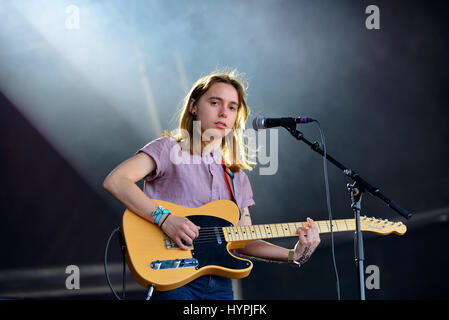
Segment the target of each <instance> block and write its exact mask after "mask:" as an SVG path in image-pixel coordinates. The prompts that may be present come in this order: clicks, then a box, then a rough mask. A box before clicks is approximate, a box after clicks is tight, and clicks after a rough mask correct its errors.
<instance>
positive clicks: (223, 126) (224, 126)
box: [215, 122, 227, 129]
mask: <svg viewBox="0 0 449 320" xmlns="http://www.w3.org/2000/svg"><path fill="white" fill-rule="evenodd" d="M215 125H216V126H217V127H218V128H220V129H226V128H227V126H226V125H225V124H224V123H223V122H215Z"/></svg>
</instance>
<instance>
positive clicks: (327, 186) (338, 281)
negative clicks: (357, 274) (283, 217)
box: [315, 120, 340, 300]
mask: <svg viewBox="0 0 449 320" xmlns="http://www.w3.org/2000/svg"><path fill="white" fill-rule="evenodd" d="M315 122H316V123H317V124H318V129H319V130H320V136H321V144H322V145H323V151H324V155H323V170H324V181H325V185H326V202H327V211H328V212H329V223H330V226H331V228H330V229H331V248H332V264H333V266H334V272H335V278H336V286H337V298H338V300H340V280H339V278H338V270H337V263H336V262H335V247H334V231H333V226H332V208H331V199H330V192H329V178H328V175H327V161H326V155H327V151H326V142H325V139H324V134H323V130H322V129H321V124H320V122H319V121H318V120H315Z"/></svg>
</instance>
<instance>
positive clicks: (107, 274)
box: [104, 228, 124, 300]
mask: <svg viewBox="0 0 449 320" xmlns="http://www.w3.org/2000/svg"><path fill="white" fill-rule="evenodd" d="M119 230H120V228H116V229H114V230H113V231H112V232H111V234H110V236H109V239H108V242H107V243H106V248H105V250H104V273H105V275H106V281H107V282H108V286H109V288H110V289H111V291H112V293H113V294H114V296H115V297H116V298H117V299H118V300H122V299H121V298H120V297H119V296H118V294H117V293H116V292H115V290H114V288H113V287H112V284H111V280H110V279H109V273H108V266H107V259H108V249H109V243H110V242H111V239H112V237H113V236H114V234H115V233H116V232H119ZM123 297H124V293H123Z"/></svg>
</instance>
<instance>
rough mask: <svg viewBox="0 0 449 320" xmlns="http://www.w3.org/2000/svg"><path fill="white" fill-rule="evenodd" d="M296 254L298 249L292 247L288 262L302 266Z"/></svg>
mask: <svg viewBox="0 0 449 320" xmlns="http://www.w3.org/2000/svg"><path fill="white" fill-rule="evenodd" d="M295 256H296V250H295V249H290V250H289V251H288V264H289V265H291V266H294V267H301V263H299V262H298V261H297V260H296V259H295V258H296V257H295Z"/></svg>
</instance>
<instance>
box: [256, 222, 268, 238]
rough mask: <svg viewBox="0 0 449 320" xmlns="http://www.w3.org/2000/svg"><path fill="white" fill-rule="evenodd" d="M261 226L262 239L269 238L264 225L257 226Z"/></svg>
mask: <svg viewBox="0 0 449 320" xmlns="http://www.w3.org/2000/svg"><path fill="white" fill-rule="evenodd" d="M257 227H258V228H259V232H260V235H261V236H262V239H264V238H267V233H266V232H265V228H264V227H263V226H262V225H258V226H257Z"/></svg>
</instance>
